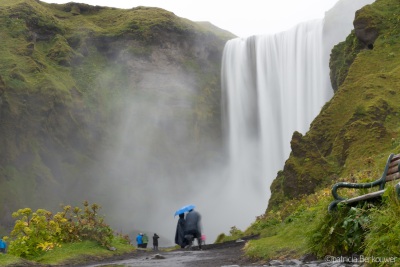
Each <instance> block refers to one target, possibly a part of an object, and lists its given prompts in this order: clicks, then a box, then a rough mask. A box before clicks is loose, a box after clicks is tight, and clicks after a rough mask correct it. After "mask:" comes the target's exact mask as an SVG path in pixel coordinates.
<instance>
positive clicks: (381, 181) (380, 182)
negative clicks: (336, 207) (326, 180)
mask: <svg viewBox="0 0 400 267" xmlns="http://www.w3.org/2000/svg"><path fill="white" fill-rule="evenodd" d="M393 156H394V154H390V155H389V157H388V159H387V161H386V166H385V170H384V171H383V174H382V177H381V178H379V179H378V180H375V181H373V182H370V183H347V182H340V183H337V184H335V185H333V187H332V196H333V197H334V199H335V200H345V198H343V197H341V196H339V195H338V193H337V190H338V189H339V188H341V187H345V188H372V187H374V186H378V185H379V189H380V190H382V189H383V188H384V187H385V183H386V174H387V172H388V169H389V165H390V162H391V160H392V158H393ZM399 168H400V166H399Z"/></svg>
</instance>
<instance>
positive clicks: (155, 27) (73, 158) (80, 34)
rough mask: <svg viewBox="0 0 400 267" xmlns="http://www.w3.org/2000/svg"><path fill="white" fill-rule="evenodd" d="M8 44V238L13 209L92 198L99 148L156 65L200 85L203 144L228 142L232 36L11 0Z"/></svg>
mask: <svg viewBox="0 0 400 267" xmlns="http://www.w3.org/2000/svg"><path fill="white" fill-rule="evenodd" d="M0 37H1V40H2V41H1V43H0V57H1V58H2V64H1V65H0V121H1V125H2V127H1V128H0V151H2V153H1V155H0V202H1V203H3V205H1V206H0V221H1V226H0V234H2V233H5V232H7V228H10V227H11V224H12V221H13V220H12V218H11V211H12V210H16V209H18V208H19V207H21V206H22V207H23V206H26V204H27V203H29V204H31V207H33V208H38V207H43V206H44V205H45V206H46V207H48V209H51V208H53V209H54V208H57V206H58V204H59V203H57V202H53V201H50V200H51V199H60V202H61V201H62V202H67V203H71V202H73V201H81V200H74V199H72V198H73V196H72V194H71V192H74V193H75V194H78V195H79V194H80V193H79V190H81V191H82V192H84V193H86V194H88V192H89V191H90V190H87V189H89V188H90V189H92V188H93V184H96V183H98V180H97V179H98V177H97V176H96V175H94V174H93V173H90V171H89V170H90V169H91V167H93V169H95V168H96V167H99V165H101V164H102V163H101V162H100V161H99V154H100V153H99V150H101V149H103V148H104V147H105V146H107V145H108V144H107V143H106V140H109V139H110V137H112V136H113V135H114V134H115V133H114V132H113V129H115V128H116V121H117V119H118V115H119V113H121V111H122V110H123V109H124V108H125V107H126V106H127V105H128V104H129V101H130V99H132V97H133V96H135V97H138V96H137V95H138V93H137V92H138V88H139V85H138V84H139V83H140V82H141V79H142V76H141V75H143V73H144V72H145V71H146V69H145V68H146V67H147V66H148V65H150V64H154V65H156V66H157V65H162V64H164V65H165V66H169V67H171V66H173V67H176V69H179V70H180V71H181V72H182V73H184V74H185V75H186V76H187V77H188V79H193V81H194V82H193V83H194V84H195V86H194V88H192V87H191V88H186V87H185V86H184V85H182V86H181V87H180V88H179V90H181V91H180V93H181V94H182V95H189V93H188V92H194V93H193V94H191V95H190V96H188V97H190V98H191V99H190V101H192V102H193V103H194V105H193V106H191V107H190V108H188V109H187V110H185V112H186V113H185V114H184V116H186V117H187V118H188V121H189V122H190V125H193V127H192V128H193V131H192V132H191V135H192V136H190V138H192V139H193V140H194V142H193V143H196V142H197V143H196V145H198V143H201V142H203V141H204V140H203V139H202V138H204V136H210V134H211V135H212V137H211V139H212V140H216V142H218V139H219V138H220V131H221V130H220V127H219V126H218V125H220V123H219V118H220V116H219V114H220V110H219V91H220V90H219V86H220V85H219V84H220V82H219V79H220V77H219V75H218V73H219V69H220V58H221V55H222V49H223V46H224V43H225V41H226V40H227V39H228V38H232V37H233V35H230V34H229V33H227V32H224V31H220V30H216V29H213V28H212V27H210V26H209V25H206V26H202V25H201V24H198V23H195V22H192V21H189V20H187V19H183V18H179V17H177V16H175V15H174V14H173V13H171V12H168V11H166V10H162V9H159V8H147V7H137V8H132V9H116V8H108V7H100V6H90V5H86V4H79V3H74V2H71V3H67V4H62V5H57V4H47V3H43V2H40V1H36V0H4V1H1V2H0ZM146 64H147V65H146ZM140 68H144V69H140ZM165 69H167V70H168V69H169V68H167V67H166V68H165ZM204 132H207V135H204V134H203V133H204ZM160 134H162V133H160ZM107 148H108V147H107ZM157 149H162V148H160V147H158V148H157ZM104 150H107V149H104ZM165 153H166V152H165ZM198 154H200V153H196V152H195V151H194V152H193V155H198ZM171 157H172V156H171ZM49 205H52V206H51V207H50V206H49Z"/></svg>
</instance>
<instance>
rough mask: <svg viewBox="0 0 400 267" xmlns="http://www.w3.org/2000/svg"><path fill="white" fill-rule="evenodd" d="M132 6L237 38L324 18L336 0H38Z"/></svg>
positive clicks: (44, 0) (267, 32)
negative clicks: (163, 11) (162, 11)
mask: <svg viewBox="0 0 400 267" xmlns="http://www.w3.org/2000/svg"><path fill="white" fill-rule="evenodd" d="M41 1H43V2H47V3H58V4H63V3H68V2H79V3H86V4H89V5H98V6H111V7H117V8H133V7H137V6H156V7H161V8H163V9H166V10H168V11H172V12H173V13H175V15H177V16H180V17H183V18H187V19H190V20H192V21H209V22H211V23H213V24H214V25H216V26H218V27H219V28H222V29H224V30H227V31H230V32H231V33H233V34H235V35H237V36H239V37H247V36H250V35H258V34H271V33H276V32H281V31H285V30H287V29H289V28H291V27H293V26H295V25H296V24H298V23H299V22H302V21H307V20H312V19H316V18H323V17H324V14H325V12H326V11H328V10H329V9H330V8H331V7H333V6H334V4H335V3H336V2H338V1H339V0H246V1H243V0H230V1H228V0H111V1H110V0H73V1H72V0H41Z"/></svg>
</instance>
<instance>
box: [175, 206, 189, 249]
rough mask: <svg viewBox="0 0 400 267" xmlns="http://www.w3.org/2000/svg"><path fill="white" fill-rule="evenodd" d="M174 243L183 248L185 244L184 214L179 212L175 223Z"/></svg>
mask: <svg viewBox="0 0 400 267" xmlns="http://www.w3.org/2000/svg"><path fill="white" fill-rule="evenodd" d="M175 244H177V245H179V246H181V248H184V247H185V246H186V245H187V242H186V240H185V214H184V213H182V214H179V220H178V224H177V225H176V232H175Z"/></svg>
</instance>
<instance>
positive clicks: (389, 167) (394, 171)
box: [328, 154, 400, 211]
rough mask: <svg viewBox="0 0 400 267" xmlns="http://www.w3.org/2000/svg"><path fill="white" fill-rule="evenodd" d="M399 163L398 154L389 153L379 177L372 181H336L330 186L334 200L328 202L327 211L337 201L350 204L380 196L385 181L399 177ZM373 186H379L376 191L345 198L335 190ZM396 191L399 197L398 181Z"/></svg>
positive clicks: (333, 206)
mask: <svg viewBox="0 0 400 267" xmlns="http://www.w3.org/2000/svg"><path fill="white" fill-rule="evenodd" d="M399 163H400V154H397V155H395V154H390V156H389V158H388V160H387V162H386V166H385V170H384V171H383V174H382V176H381V178H379V179H377V180H375V181H373V182H370V183H347V182H340V183H336V184H335V185H334V186H333V187H332V195H333V198H334V199H335V200H334V201H332V202H331V203H330V204H329V206H328V210H329V211H332V210H334V209H335V208H336V206H337V205H338V204H339V203H345V204H351V203H357V202H360V201H366V200H369V199H375V198H378V197H380V196H382V194H383V193H384V192H385V190H386V189H385V184H386V182H389V181H394V180H397V179H400V172H399V168H400V164H399ZM375 186H379V190H378V191H375V192H372V193H368V194H364V195H361V196H357V197H353V198H347V199H346V198H343V197H341V196H339V195H338V193H337V190H338V189H339V188H342V187H343V188H358V189H360V188H372V187H375ZM396 193H397V196H398V197H399V196H400V183H398V184H397V185H396Z"/></svg>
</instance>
